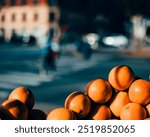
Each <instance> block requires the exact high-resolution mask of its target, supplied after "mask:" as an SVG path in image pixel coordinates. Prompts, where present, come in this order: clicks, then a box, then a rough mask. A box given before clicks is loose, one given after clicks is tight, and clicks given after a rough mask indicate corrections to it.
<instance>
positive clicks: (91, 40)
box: [83, 33, 99, 50]
mask: <svg viewBox="0 0 150 137" xmlns="http://www.w3.org/2000/svg"><path fill="white" fill-rule="evenodd" d="M83 41H84V42H87V43H88V44H89V45H90V46H91V49H93V50H95V49H97V48H98V46H99V44H98V41H99V35H98V34H96V33H88V34H86V35H84V36H83Z"/></svg>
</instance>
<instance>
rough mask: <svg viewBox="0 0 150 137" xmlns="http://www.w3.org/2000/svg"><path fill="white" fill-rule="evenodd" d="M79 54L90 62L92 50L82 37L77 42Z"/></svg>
mask: <svg viewBox="0 0 150 137" xmlns="http://www.w3.org/2000/svg"><path fill="white" fill-rule="evenodd" d="M77 53H78V54H80V57H82V59H84V60H89V59H90V58H91V55H92V49H91V46H90V44H89V43H87V42H85V41H84V40H83V38H82V37H80V38H79V39H78V40H77Z"/></svg>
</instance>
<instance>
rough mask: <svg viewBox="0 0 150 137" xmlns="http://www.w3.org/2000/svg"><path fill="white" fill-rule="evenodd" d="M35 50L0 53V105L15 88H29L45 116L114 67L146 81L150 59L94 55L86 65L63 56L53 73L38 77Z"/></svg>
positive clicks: (38, 53) (38, 60)
mask: <svg viewBox="0 0 150 137" xmlns="http://www.w3.org/2000/svg"><path fill="white" fill-rule="evenodd" d="M41 53H42V52H41V51H40V50H39V49H34V48H30V49H29V48H8V49H5V48H4V49H3V48H2V49H0V101H1V102H2V101H4V100H6V99H7V97H8V95H9V93H10V92H11V91H12V90H13V89H14V88H16V87H19V86H26V87H28V88H30V89H31V90H32V91H33V93H34V95H35V98H36V105H35V108H40V109H42V110H44V111H45V112H48V111H49V110H51V109H53V108H55V107H63V105H64V101H65V98H66V97H67V96H68V95H69V94H70V93H71V92H73V91H81V92H84V91H85V87H86V84H87V83H88V82H89V81H91V80H93V79H96V78H104V79H107V77H108V73H109V71H110V70H111V68H113V67H114V66H116V65H123V64H125V65H129V66H130V67H131V68H132V69H133V71H134V73H135V75H136V76H139V77H142V78H143V79H146V80H148V76H149V74H150V63H149V62H150V58H144V57H143V58H140V57H131V56H126V55H125V54H123V53H122V52H110V51H109V52H98V53H94V54H93V55H92V57H91V59H90V60H89V61H85V60H82V59H81V58H79V57H77V56H75V55H74V54H65V53H63V54H62V55H61V56H60V58H59V59H58V60H57V64H56V66H57V71H56V72H55V73H51V74H50V75H48V76H47V75H40V73H39V70H40V66H41V63H42V55H41Z"/></svg>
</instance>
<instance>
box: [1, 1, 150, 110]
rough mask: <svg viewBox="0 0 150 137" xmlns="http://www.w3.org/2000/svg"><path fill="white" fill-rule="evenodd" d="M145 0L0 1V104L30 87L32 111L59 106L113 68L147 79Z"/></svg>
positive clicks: (149, 49) (149, 40)
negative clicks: (15, 91)
mask: <svg viewBox="0 0 150 137" xmlns="http://www.w3.org/2000/svg"><path fill="white" fill-rule="evenodd" d="M149 5H150V1H149V0H132V1H131V0H82V1H81V0H0V102H2V101H4V100H5V99H7V97H8V95H9V93H10V92H11V91H12V90H13V89H14V88H16V87H19V86H25V87H28V88H30V89H31V90H32V91H33V93H34V95H35V98H36V105H35V107H37V108H41V109H42V110H44V111H45V112H48V111H49V110H51V109H52V108H55V107H62V106H63V105H64V101H65V98H66V97H67V96H68V95H69V94H70V93H72V92H73V91H81V92H84V91H85V87H86V84H87V83H88V82H89V81H91V80H93V79H96V78H104V79H106V80H107V77H108V73H109V71H110V70H111V68H112V67H114V66H116V65H123V64H124V65H129V66H130V67H131V68H132V69H133V71H134V73H135V75H136V76H139V77H142V78H144V79H146V80H149V75H150V63H149V62H150V10H149Z"/></svg>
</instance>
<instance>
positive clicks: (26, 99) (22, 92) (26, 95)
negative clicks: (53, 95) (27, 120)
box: [8, 87, 35, 109]
mask: <svg viewBox="0 0 150 137" xmlns="http://www.w3.org/2000/svg"><path fill="white" fill-rule="evenodd" d="M8 99H18V100H20V101H21V102H22V103H24V104H25V105H26V106H27V108H28V109H32V108H33V106H34V103H35V97H34V95H33V93H32V91H31V90H29V89H27V88H25V87H18V88H16V89H14V90H13V91H12V92H11V93H10V95H9V98H8Z"/></svg>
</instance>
